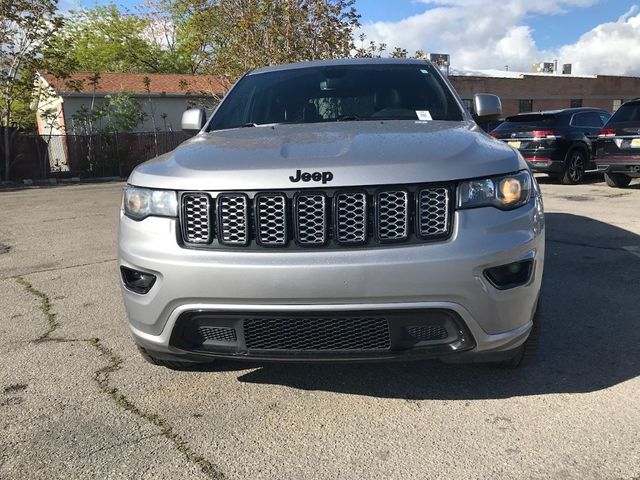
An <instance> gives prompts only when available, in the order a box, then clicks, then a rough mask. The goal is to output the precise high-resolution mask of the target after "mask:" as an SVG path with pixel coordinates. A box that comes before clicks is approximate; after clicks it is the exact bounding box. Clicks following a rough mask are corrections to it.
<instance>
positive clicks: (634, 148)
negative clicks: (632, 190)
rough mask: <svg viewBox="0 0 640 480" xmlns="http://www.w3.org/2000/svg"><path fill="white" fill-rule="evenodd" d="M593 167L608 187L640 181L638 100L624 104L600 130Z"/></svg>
mask: <svg viewBox="0 0 640 480" xmlns="http://www.w3.org/2000/svg"><path fill="white" fill-rule="evenodd" d="M596 163H597V165H598V171H601V172H604V179H605V180H606V182H607V185H609V186H610V187H619V188H623V187H626V186H628V185H629V183H631V179H632V178H634V177H635V178H638V177H640V98H636V99H635V100H632V101H630V102H627V103H625V104H623V105H622V106H621V107H620V108H619V109H618V110H617V111H616V113H614V114H613V117H611V119H610V120H609V122H608V123H607V124H606V125H605V127H604V128H603V129H602V130H600V134H599V135H598V142H597V146H596Z"/></svg>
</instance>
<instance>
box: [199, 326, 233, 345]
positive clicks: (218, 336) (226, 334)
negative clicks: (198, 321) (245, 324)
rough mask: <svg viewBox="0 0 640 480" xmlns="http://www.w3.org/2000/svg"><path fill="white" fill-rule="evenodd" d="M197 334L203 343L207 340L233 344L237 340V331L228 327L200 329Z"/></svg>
mask: <svg viewBox="0 0 640 480" xmlns="http://www.w3.org/2000/svg"><path fill="white" fill-rule="evenodd" d="M197 333H198V337H199V340H200V342H201V343H205V342H206V341H207V340H210V341H214V342H229V343H233V342H235V341H236V340H237V338H236V331H235V330H234V329H233V328H228V327H199V328H198V332H197Z"/></svg>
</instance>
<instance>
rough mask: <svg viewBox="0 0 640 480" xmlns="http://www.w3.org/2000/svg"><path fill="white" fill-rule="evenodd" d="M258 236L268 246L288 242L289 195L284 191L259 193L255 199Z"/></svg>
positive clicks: (259, 240)
mask: <svg viewBox="0 0 640 480" xmlns="http://www.w3.org/2000/svg"><path fill="white" fill-rule="evenodd" d="M255 212H256V237H257V239H258V242H259V243H260V244H262V245H266V246H284V245H286V243H287V197H286V195H284V194H282V193H276V194H259V195H257V196H256V200H255Z"/></svg>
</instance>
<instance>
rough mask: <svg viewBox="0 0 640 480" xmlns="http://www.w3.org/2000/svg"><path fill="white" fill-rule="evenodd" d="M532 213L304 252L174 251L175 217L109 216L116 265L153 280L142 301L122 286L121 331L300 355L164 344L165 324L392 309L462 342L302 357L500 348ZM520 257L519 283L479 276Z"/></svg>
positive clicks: (529, 248) (512, 342) (515, 300)
mask: <svg viewBox="0 0 640 480" xmlns="http://www.w3.org/2000/svg"><path fill="white" fill-rule="evenodd" d="M541 212H542V209H541V204H540V202H539V200H538V199H532V201H531V202H530V203H529V204H528V205H527V206H525V207H522V208H519V209H517V210H513V211H509V212H505V211H500V210H497V209H494V208H480V209H475V210H463V211H457V212H456V213H455V219H454V232H453V235H452V236H451V238H450V239H448V240H446V241H442V242H436V243H426V244H417V245H416V244H413V245H404V246H397V245H396V246H392V247H376V248H343V249H335V250H323V249H318V250H304V251H267V250H265V251H243V250H224V251H221V250H220V251H203V250H189V249H183V248H181V247H179V246H178V243H177V241H176V225H175V220H173V219H167V218H153V217H150V218H147V219H146V220H143V221H142V222H135V221H133V220H131V219H129V218H127V217H121V222H120V233H119V256H120V265H121V266H126V267H129V268H133V269H137V270H141V271H146V272H150V273H153V274H154V275H156V276H157V281H156V282H155V284H154V286H153V288H152V289H151V291H150V292H149V293H148V294H146V295H139V294H136V293H133V292H131V291H129V290H127V289H124V288H123V296H124V302H125V306H126V308H127V313H128V316H129V320H130V326H131V331H132V333H133V336H134V338H135V340H136V342H137V343H138V344H139V345H141V346H142V347H143V348H145V349H146V350H148V351H152V352H156V353H159V354H163V353H164V354H171V355H184V356H185V358H197V357H200V356H202V355H207V356H211V355H213V356H224V357H234V358H238V357H240V358H257V359H276V360H287V359H289V360H290V359H300V358H301V357H300V355H289V354H285V355H278V354H277V352H276V353H273V352H272V353H267V354H262V353H260V352H256V351H251V350H249V349H247V348H245V347H243V346H242V345H240V344H239V345H237V346H236V347H234V349H232V350H228V349H227V350H224V349H215V348H214V349H213V350H211V349H208V350H207V351H202V350H201V349H194V348H192V347H189V346H187V345H185V344H184V342H181V341H180V339H178V340H176V336H175V332H176V325H177V324H178V321H179V319H180V318H181V317H182V316H184V315H191V314H193V312H204V313H205V314H211V315H214V316H215V315H218V316H220V315H221V314H222V315H223V316H224V315H228V316H237V315H243V314H247V315H248V314H251V315H252V316H255V315H262V316H269V315H274V314H276V313H277V314H278V315H281V314H282V313H283V312H284V313H286V314H287V315H288V316H290V317H304V316H308V314H309V312H315V313H318V312H327V313H331V314H332V315H335V314H336V313H338V314H343V315H350V314H351V313H354V314H355V313H357V312H362V311H368V312H383V313H384V312H393V316H394V317H393V318H398V315H400V316H402V312H406V313H407V315H409V314H410V312H412V311H416V310H423V311H425V310H426V311H435V310H445V311H447V312H451V313H452V314H454V315H455V316H456V318H458V319H459V322H460V328H461V331H464V332H465V336H464V341H463V342H460V338H457V339H455V341H454V340H452V341H450V342H449V343H448V344H447V345H449V346H448V347H446V348H444V349H443V348H442V344H440V345H436V344H432V345H414V346H413V347H412V348H391V349H389V350H388V351H385V352H351V353H339V354H332V353H327V354H320V353H318V354H313V353H312V354H310V355H303V357H304V359H314V360H341V359H363V360H373V359H380V358H382V359H391V358H413V357H416V356H420V357H425V356H428V357H442V356H445V355H449V354H452V353H456V352H462V351H471V352H476V353H483V352H501V351H507V350H511V349H513V348H515V347H517V346H518V345H520V344H521V343H522V342H524V340H525V339H526V338H527V336H528V333H529V330H530V328H531V325H532V323H531V319H532V317H533V314H534V311H535V308H536V302H537V299H538V295H539V291H540V285H541V280H542V274H543V259H544V223H543V217H542V213H541ZM522 259H532V260H533V262H534V267H533V269H532V274H531V277H530V279H529V281H528V282H527V283H526V284H525V285H523V286H519V287H516V288H512V289H509V290H498V289H496V288H495V287H494V286H492V285H491V283H490V282H489V281H488V280H487V279H486V278H485V276H484V274H483V272H484V270H485V269H486V268H489V267H493V266H499V265H505V264H508V263H511V262H514V261H519V260H522ZM390 322H394V320H393V319H390ZM394 325H395V324H394V323H392V324H391V327H392V328H393V326H394ZM455 342H458V344H456V345H453V344H454V343H455ZM436 347H437V348H436Z"/></svg>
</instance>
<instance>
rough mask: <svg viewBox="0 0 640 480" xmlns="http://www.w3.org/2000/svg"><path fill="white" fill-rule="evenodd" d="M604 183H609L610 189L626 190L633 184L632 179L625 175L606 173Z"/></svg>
mask: <svg viewBox="0 0 640 480" xmlns="http://www.w3.org/2000/svg"><path fill="white" fill-rule="evenodd" d="M604 181H605V182H607V185H609V186H610V187H615V188H624V187H628V186H629V184H630V183H631V177H630V176H629V175H625V174H624V173H605V174H604Z"/></svg>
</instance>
